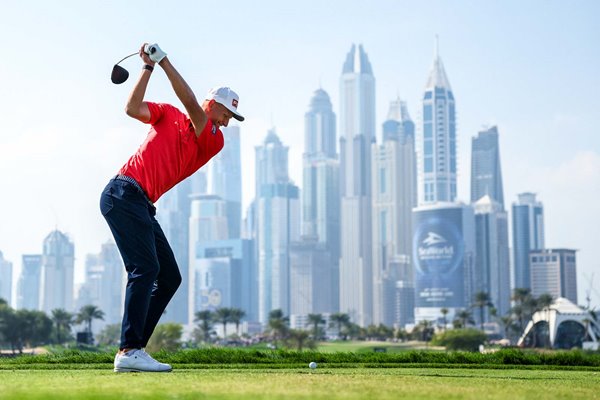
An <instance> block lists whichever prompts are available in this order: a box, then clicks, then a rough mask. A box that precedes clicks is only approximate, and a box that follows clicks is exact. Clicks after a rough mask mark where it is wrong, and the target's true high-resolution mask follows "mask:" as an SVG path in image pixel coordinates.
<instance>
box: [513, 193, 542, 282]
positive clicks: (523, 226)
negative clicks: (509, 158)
mask: <svg viewBox="0 0 600 400" xmlns="http://www.w3.org/2000/svg"><path fill="white" fill-rule="evenodd" d="M512 229H513V275H514V286H513V288H523V289H531V271H530V268H529V252H530V251H532V250H540V249H543V248H544V207H543V205H542V203H541V202H539V201H537V200H536V196H535V194H534V193H521V194H519V195H518V201H517V202H516V203H513V205H512Z"/></svg>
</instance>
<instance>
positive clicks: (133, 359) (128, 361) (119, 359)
mask: <svg viewBox="0 0 600 400" xmlns="http://www.w3.org/2000/svg"><path fill="white" fill-rule="evenodd" d="M172 370H173V368H171V366H170V365H169V364H163V363H160V362H158V361H156V360H155V359H154V358H152V357H151V356H150V354H148V353H146V352H145V351H144V350H143V349H135V350H130V351H128V352H127V353H123V354H118V353H117V355H116V356H115V372H171V371H172Z"/></svg>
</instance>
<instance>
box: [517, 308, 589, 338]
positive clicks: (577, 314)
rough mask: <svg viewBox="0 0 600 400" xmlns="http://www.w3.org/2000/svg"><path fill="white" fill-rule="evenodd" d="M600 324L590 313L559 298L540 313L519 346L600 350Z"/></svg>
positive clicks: (528, 325) (533, 318)
mask: <svg viewBox="0 0 600 400" xmlns="http://www.w3.org/2000/svg"><path fill="white" fill-rule="evenodd" d="M599 340H600V324H599V323H598V321H597V320H596V318H595V316H594V315H593V314H592V313H591V312H590V311H587V310H584V309H582V308H581V307H579V306H577V305H575V304H573V303H571V302H570V301H569V300H567V299H565V298H563V297H559V298H557V299H556V300H555V301H554V303H553V304H552V305H550V306H549V307H547V308H545V309H543V310H541V311H537V312H536V313H535V314H533V316H532V317H531V321H529V323H528V324H527V326H526V327H525V331H524V332H523V336H521V338H520V339H519V342H518V343H517V344H518V346H521V347H541V348H554V349H572V348H574V347H577V348H584V349H598V346H599Z"/></svg>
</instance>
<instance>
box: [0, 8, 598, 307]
mask: <svg viewBox="0 0 600 400" xmlns="http://www.w3.org/2000/svg"><path fill="white" fill-rule="evenodd" d="M599 19H600V2H598V1H595V0H579V1H572V2H568V1H555V0H552V1H550V0H547V1H540V0H528V1H513V0H508V1H491V0H482V1H467V0H465V1H460V0H455V1H445V0H423V1H416V0H415V1H399V0H396V1H392V0H389V1H385V0H371V1H370V2H364V1H337V0H332V1H322V0H321V1H313V0H307V1H301V2H281V1H257V2H247V1H238V0H230V1H228V2H207V1H188V2H183V1H170V2H165V1H160V2H159V1H152V0H146V1H137V0H135V1H128V2H123V1H87V2H81V1H55V2H47V1H27V0H25V1H10V0H3V1H2V2H1V3H0V38H2V40H1V41H0V58H1V59H2V60H1V62H0V183H1V189H0V190H2V195H1V196H0V251H2V252H3V254H4V258H5V259H8V260H9V261H11V262H12V263H13V265H14V271H13V280H14V281H16V279H17V278H18V273H19V272H20V268H21V256H22V255H23V254H39V253H41V252H42V243H43V240H44V238H45V237H46V236H47V235H48V234H49V233H50V232H51V231H52V230H54V229H59V230H61V231H63V232H65V233H67V234H68V235H69V236H70V238H71V239H72V240H73V241H74V243H75V257H76V281H79V282H80V281H81V280H82V277H83V273H82V271H83V265H84V263H85V256H86V254H89V253H98V252H99V251H100V246H101V244H102V243H104V242H106V241H107V240H109V239H110V238H111V236H110V231H109V229H108V227H107V225H106V223H105V221H104V220H103V218H102V216H101V214H100V212H99V209H98V201H99V196H100V192H101V191H102V189H103V187H104V186H105V185H106V183H107V182H108V180H109V179H110V177H111V176H113V175H114V174H115V173H116V171H117V170H118V169H119V168H120V167H121V166H122V165H123V164H124V163H125V161H126V160H127V159H128V158H129V156H130V155H131V154H133V152H134V151H135V150H136V149H137V147H138V146H139V145H140V144H141V143H142V141H143V140H144V138H145V136H146V133H147V130H148V127H147V126H145V125H143V124H141V123H139V122H137V121H135V120H132V119H130V118H128V117H127V116H126V115H125V113H124V106H125V103H126V100H127V97H128V95H129V92H130V90H131V89H132V87H133V84H134V82H135V80H136V79H137V76H138V74H139V70H140V69H141V61H140V60H139V58H137V57H132V58H130V59H128V60H126V61H124V62H123V63H122V64H121V65H122V66H124V67H125V68H127V69H128V70H129V72H130V78H129V80H128V81H127V82H125V83H124V84H122V85H114V84H112V83H111V82H110V72H111V70H112V66H113V64H114V63H115V62H117V61H118V60H120V59H121V58H123V57H124V56H126V55H128V54H130V53H132V52H135V51H137V50H138V49H139V47H140V45H141V44H142V43H144V42H157V43H158V44H159V45H160V46H161V48H162V49H163V50H165V51H166V52H167V54H168V56H169V59H170V60H171V62H172V63H173V64H174V65H175V67H176V68H177V69H178V71H179V72H180V73H181V75H182V76H183V77H184V78H185V79H186V81H187V82H188V83H189V85H190V86H191V87H192V89H193V90H194V92H195V94H196V96H197V97H198V98H199V99H202V98H203V96H204V95H205V93H206V92H207V91H208V89H210V88H211V87H213V86H217V85H226V86H230V87H232V88H233V89H234V90H235V91H237V92H238V94H239V95H240V102H239V108H238V111H239V112H240V113H242V114H243V115H244V116H245V117H246V121H244V122H242V123H240V127H241V137H242V143H241V146H242V174H243V187H242V190H243V204H244V209H245V207H246V206H247V205H248V204H249V202H250V201H251V199H252V197H253V196H254V193H253V191H254V148H255V146H257V145H260V144H261V142H262V141H263V140H264V138H265V136H266V134H267V131H268V129H270V128H273V127H274V128H275V129H276V132H277V134H278V135H279V137H280V138H281V140H282V141H283V143H284V144H285V145H287V146H289V147H290V152H289V170H290V176H291V178H292V179H293V180H294V181H295V183H296V184H298V185H299V186H301V184H302V175H301V174H302V152H303V147H304V144H303V136H304V113H305V112H306V111H307V109H308V105H309V102H310V99H311V96H312V95H313V93H314V91H315V90H316V89H318V88H319V87H321V88H322V89H324V90H325V91H327V92H328V93H329V95H330V97H331V100H332V103H333V108H334V112H335V113H336V114H339V81H340V75H341V71H342V65H343V62H344V60H345V57H346V54H347V53H348V51H349V50H350V48H351V46H352V44H353V43H356V44H362V45H363V46H364V49H365V51H366V52H367V54H368V57H369V60H370V62H371V65H372V67H373V73H374V75H375V79H376V114H377V136H378V137H380V135H381V124H382V123H383V121H384V120H385V117H386V115H387V111H388V107H389V103H390V101H392V100H394V99H396V98H397V97H398V96H400V98H402V99H403V100H405V101H406V102H407V104H408V109H409V112H410V114H411V117H412V119H413V120H414V121H415V123H416V125H417V134H420V131H421V107H422V104H421V99H422V95H423V91H424V88H425V84H426V81H427V77H428V74H429V71H430V69H431V66H432V62H433V56H434V48H435V38H436V35H437V37H438V38H439V53H440V56H441V58H442V60H443V63H444V66H445V69H446V73H447V76H448V79H449V81H450V85H451V86H452V90H453V92H454V96H455V99H456V107H457V129H458V141H459V147H458V160H459V178H458V186H459V187H458V193H459V199H461V200H463V201H465V202H467V201H468V200H469V198H470V192H469V190H470V188H469V179H470V156H471V151H470V146H471V138H472V137H473V136H476V135H477V132H478V131H479V130H481V129H482V128H484V127H487V126H492V125H497V126H498V130H499V135H500V153H501V162H502V173H503V179H504V190H505V201H506V203H507V206H508V207H510V203H512V202H513V201H515V200H516V196H517V194H518V193H522V192H526V191H528V192H534V193H537V194H538V198H539V200H541V201H542V202H543V204H544V213H545V228H546V230H545V237H546V246H547V247H548V248H574V249H578V250H579V252H578V266H577V268H578V293H579V299H578V300H579V301H578V302H579V304H582V305H585V304H586V300H585V298H586V294H587V293H588V292H589V293H591V304H592V306H600V268H599V267H600V252H599V250H598V247H599V246H598V239H597V237H598V235H599V232H600V229H599V228H598V225H600V201H598V199H600V125H599V124H598V121H600V107H599V106H600V100H599V97H598V94H599V93H600V74H599V73H598V66H599V65H600V45H598V43H599V42H600V24H598V20H599ZM146 100H149V101H159V102H168V103H172V104H174V105H176V106H181V103H180V102H179V101H178V100H177V98H176V96H175V95H174V93H173V91H172V89H171V88H170V85H169V83H168V81H167V79H166V77H165V75H164V73H163V72H162V71H161V70H160V68H156V69H155V71H154V72H153V76H152V79H151V81H150V84H149V88H148V91H147V95H146ZM338 135H339V132H338ZM158 206H159V207H160V201H159V202H158ZM594 232H596V233H595V234H594ZM14 292H15V291H14V290H13V297H14Z"/></svg>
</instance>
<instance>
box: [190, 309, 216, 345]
mask: <svg viewBox="0 0 600 400" xmlns="http://www.w3.org/2000/svg"><path fill="white" fill-rule="evenodd" d="M194 316H195V318H194V322H200V324H199V328H200V330H201V331H202V334H203V335H204V341H205V342H208V341H210V332H211V331H212V322H213V320H214V318H213V313H212V311H210V310H204V311H198V312H196V314H194Z"/></svg>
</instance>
